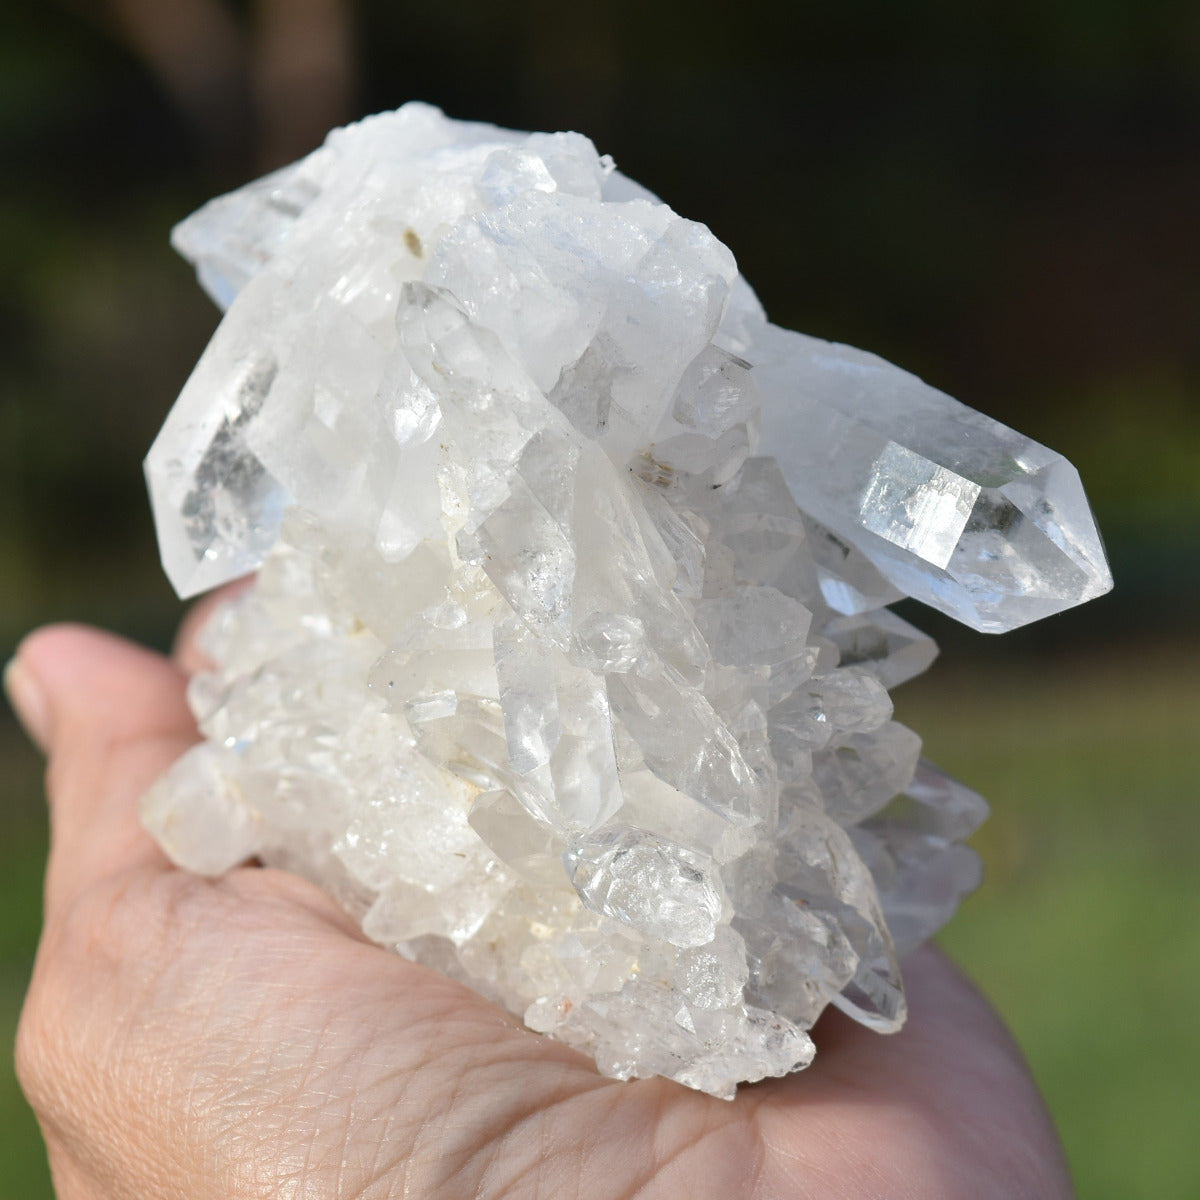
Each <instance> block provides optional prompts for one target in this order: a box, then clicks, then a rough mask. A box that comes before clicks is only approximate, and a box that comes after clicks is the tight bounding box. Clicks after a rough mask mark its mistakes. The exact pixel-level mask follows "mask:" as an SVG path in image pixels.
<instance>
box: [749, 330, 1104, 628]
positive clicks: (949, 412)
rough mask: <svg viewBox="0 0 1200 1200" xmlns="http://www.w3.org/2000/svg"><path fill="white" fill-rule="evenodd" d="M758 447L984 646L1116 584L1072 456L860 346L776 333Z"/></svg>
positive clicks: (843, 529)
mask: <svg viewBox="0 0 1200 1200" xmlns="http://www.w3.org/2000/svg"><path fill="white" fill-rule="evenodd" d="M756 373H757V378H758V384H759V388H760V390H761V391H762V392H763V394H764V397H765V401H764V405H763V418H762V419H763V440H764V443H765V444H767V445H770V446H771V447H772V450H773V452H774V453H775V454H776V456H777V457H778V459H779V463H780V465H781V466H782V468H783V471H784V475H785V477H786V479H787V482H788V485H789V487H790V488H791V490H792V494H793V495H794V496H795V498H796V501H797V503H798V504H799V505H800V507H801V508H802V509H803V510H804V511H805V512H807V513H810V514H811V515H812V516H813V517H814V518H816V519H817V520H818V521H820V522H821V523H822V524H823V525H825V526H826V527H827V528H828V529H830V530H831V531H833V533H835V534H836V535H837V536H838V537H840V538H842V539H843V540H844V541H845V542H847V543H848V544H849V545H851V546H853V547H855V548H857V549H858V550H860V551H861V552H862V553H863V554H864V555H866V557H867V558H868V559H870V561H871V562H872V563H874V565H875V566H876V567H877V568H878V569H879V571H881V572H882V574H883V575H884V576H885V577H886V578H887V579H889V580H890V581H891V582H892V583H893V584H894V585H895V586H896V587H898V588H899V589H901V590H902V591H903V592H904V593H906V594H908V595H910V596H913V597H915V598H916V599H918V600H921V601H923V602H924V603H926V604H929V605H931V606H932V607H934V608H937V609H940V610H941V611H942V612H945V613H948V614H949V615H950V616H952V617H955V618H957V619H958V620H960V621H962V622H963V623H964V624H967V625H970V626H971V627H972V628H974V629H978V630H981V631H983V632H986V633H1000V632H1003V631H1005V630H1008V629H1015V628H1017V627H1018V626H1020V625H1025V624H1027V623H1028V622H1030V621H1035V620H1038V619H1040V618H1041V617H1045V616H1049V615H1050V614H1052V613H1056V612H1061V611H1062V610H1063V609H1066V608H1070V607H1072V606H1073V605H1076V604H1082V603H1083V602H1084V601H1086V600H1092V599H1094V598H1095V597H1097V596H1101V595H1103V594H1104V593H1105V592H1107V591H1108V590H1109V589H1110V588H1111V587H1112V575H1111V573H1110V571H1109V568H1108V561H1107V559H1106V557H1105V554H1104V547H1103V545H1102V543H1101V541H1100V534H1099V531H1098V530H1097V528H1096V522H1095V519H1094V517H1093V516H1092V513H1091V509H1090V508H1089V507H1088V502H1087V498H1086V496H1085V495H1084V492H1083V486H1082V484H1081V483H1080V481H1079V474H1078V472H1077V471H1076V470H1075V468H1074V467H1072V466H1071V464H1070V463H1069V462H1067V461H1066V459H1064V458H1063V457H1062V456H1061V455H1059V454H1056V453H1054V451H1052V450H1048V449H1047V448H1046V447H1045V446H1041V445H1039V444H1038V443H1037V442H1034V441H1033V440H1031V439H1030V438H1027V437H1024V436H1022V435H1021V434H1019V433H1017V432H1015V431H1014V430H1012V429H1009V428H1007V427H1006V426H1004V425H1001V424H1000V423H999V422H998V421H993V420H992V419H991V418H990V417H986V416H984V415H983V414H982V413H978V412H975V411H974V410H973V409H970V408H967V407H966V406H965V405H963V404H960V403H959V402H958V401H957V400H954V399H953V398H952V397H950V396H947V395H946V394H945V393H944V392H939V391H937V390H936V389H935V388H931V387H929V386H928V385H926V384H924V383H922V382H921V380H919V379H918V378H917V377H916V376H915V375H911V374H909V373H908V372H907V371H903V370H901V369H900V368H899V367H895V366H892V365H891V364H890V363H887V362H885V361H884V360H883V359H881V358H878V357H876V356H875V355H873V354H868V353H866V352H865V351H862V350H856V349H854V348H852V347H850V346H841V345H837V344H834V343H829V342H823V341H820V340H818V339H816V338H811V337H807V336H805V335H804V334H800V333H793V332H791V331H789V330H784V329H779V328H777V327H775V326H767V327H766V328H765V330H764V332H763V335H762V344H761V353H760V357H759V359H758V360H757V362H756Z"/></svg>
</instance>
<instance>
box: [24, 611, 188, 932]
mask: <svg viewBox="0 0 1200 1200" xmlns="http://www.w3.org/2000/svg"><path fill="white" fill-rule="evenodd" d="M15 663H16V666H15V668H14V674H15V675H16V677H17V678H18V680H19V681H20V687H21V688H22V689H23V690H24V691H25V692H26V693H27V694H28V695H30V696H34V695H36V697H37V700H36V702H35V707H36V710H37V712H38V714H39V715H38V717H37V718H36V722H37V733H36V735H35V736H36V738H37V740H38V741H39V744H41V746H42V748H43V749H44V750H45V752H46V755H47V757H48V759H49V764H48V768H47V773H46V791H47V796H48V798H49V801H50V833H51V849H50V861H49V864H48V866H47V874H46V905H47V909H48V910H49V909H51V908H53V907H54V906H56V905H63V904H67V903H69V902H70V900H71V899H72V898H73V897H74V896H76V895H78V894H79V893H80V892H81V891H82V890H84V889H85V888H87V887H89V886H90V885H91V884H93V883H95V882H97V881H99V880H100V879H103V878H106V877H109V876H111V875H115V874H117V873H119V872H122V871H125V870H127V869H128V868H130V867H134V866H138V865H148V866H149V865H153V866H161V867H163V868H165V867H166V866H167V860H166V858H165V857H164V856H163V854H162V852H161V851H160V850H159V849H158V847H157V846H156V845H155V843H154V842H153V840H152V839H151V838H150V836H149V835H148V834H147V833H146V832H145V831H144V830H143V829H142V827H141V824H140V822H139V820H138V815H137V801H138V799H139V797H140V796H141V795H142V793H143V792H144V791H145V790H146V789H147V788H148V787H149V786H150V784H151V783H153V782H154V780H155V779H156V778H157V777H158V776H159V775H161V774H162V773H163V771H165V770H166V769H167V767H168V766H170V764H171V763H172V762H173V761H174V760H175V759H176V758H178V757H179V755H180V754H182V753H183V751H184V750H186V749H187V747H188V746H189V745H191V744H192V743H193V742H195V741H196V739H197V734H196V728H195V724H194V722H193V720H192V717H191V714H190V713H189V711H188V708H187V704H186V703H185V700H184V682H185V681H184V676H183V674H182V673H181V672H180V671H179V669H178V668H177V667H176V666H174V665H173V664H172V663H171V662H169V661H168V660H167V659H165V658H163V657H162V656H161V655H158V654H153V653H151V652H150V651H148V650H145V649H143V648H141V647H140V646H136V645H134V644H133V643H131V642H127V641H125V640H124V639H122V638H117V637H113V636H112V635H110V634H106V633H101V632H99V631H97V630H92V629H86V628H83V627H81V626H71V625H62V626H51V627H49V628H47V629H42V630H39V631H37V632H36V633H33V634H31V635H30V636H29V637H28V638H26V639H25V641H24V642H23V643H22V644H21V646H20V648H19V649H18V651H17V656H16V659H15Z"/></svg>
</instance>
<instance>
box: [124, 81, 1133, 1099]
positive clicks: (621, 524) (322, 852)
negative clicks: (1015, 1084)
mask: <svg viewBox="0 0 1200 1200" xmlns="http://www.w3.org/2000/svg"><path fill="white" fill-rule="evenodd" d="M174 240H175V244H176V246H177V247H178V248H179V249H180V250H181V252H182V253H183V254H184V255H186V256H187V257H188V258H189V259H190V260H191V261H193V262H194V263H195V264H196V266H197V270H198V273H199V276H200V279H201V282H202V283H203V284H204V286H205V287H206V289H207V290H208V291H209V292H210V294H211V295H212V296H213V297H214V299H216V300H217V302H218V304H220V305H221V306H222V307H225V308H227V309H228V311H227V313H226V316H225V317H224V319H223V320H222V322H221V325H220V327H219V328H218V330H217V332H216V334H215V336H214V337H213V339H212V342H211V343H210V345H209V347H208V349H207V350H206V351H205V352H204V355H203V356H202V358H201V360H200V362H199V363H198V365H197V367H196V369H195V372H194V373H193V375H192V377H191V379H190V380H189V381H188V383H187V385H186V386H185V388H184V390H183V393H182V394H181V396H180V398H179V401H178V402H177V404H176V406H175V408H174V409H173V410H172V412H171V415H170V416H169V417H168V419H167V422H166V424H165V425H164V427H163V430H162V433H161V434H160V435H159V438H158V439H157V441H156V442H155V444H154V446H153V448H152V449H151V451H150V454H149V456H148V458H147V461H146V472H147V478H148V481H149V485H150V492H151V497H152V501H153V505H154V512H155V519H156V522H157V525H158V532H159V539H160V544H161V547H162V555H163V561H164V564H165V566H166V569H167V572H168V574H169V576H170V578H171V580H172V582H173V583H174V585H175V587H176V588H177V590H178V591H179V592H180V594H181V595H192V594H194V593H196V592H199V591H202V590H204V589H207V588H211V587H214V586H216V585H217V584H220V583H222V582H224V581H226V580H229V579H233V578H235V577H237V576H239V575H243V574H246V573H248V572H250V571H254V570H257V571H258V579H257V583H256V584H255V586H254V587H253V588H252V589H251V590H249V591H247V592H245V593H244V594H243V595H242V596H241V597H240V598H238V599H236V600H233V601H230V602H227V603H226V604H225V605H224V606H223V607H222V608H220V609H219V610H218V612H217V614H216V616H215V617H214V618H213V620H212V622H211V623H210V625H209V627H208V628H207V630H206V632H205V634H204V638H205V645H206V648H207V650H208V652H209V654H210V655H211V657H212V660H213V662H214V664H215V667H214V669H213V670H212V671H211V672H208V673H205V674H201V675H199V676H197V677H196V678H195V679H193V681H192V684H191V688H190V690H189V701H190V703H191V705H192V708H193V711H194V712H195V714H196V717H197V720H198V722H199V725H200V728H201V731H202V732H203V734H204V735H205V738H206V740H205V741H204V742H203V743H202V744H200V745H199V746H197V747H196V748H195V749H193V750H192V751H190V752H189V753H188V754H186V755H185V756H184V757H183V758H182V759H181V760H180V761H179V762H178V763H177V764H176V765H175V766H174V767H173V768H172V769H171V771H170V772H169V773H168V774H167V775H166V776H165V777H164V778H163V779H162V780H161V781H159V783H158V784H156V785H155V787H154V788H153V789H152V790H151V791H150V793H149V794H148V795H147V797H146V799H145V801H144V804H143V817H144V820H145V822H146V824H147V826H148V827H149V828H150V829H151V830H152V831H153V832H154V833H155V835H156V836H157V837H158V838H159V840H160V841H161V843H162V844H163V846H164V848H166V850H167V851H168V853H170V854H171V856H172V857H173V858H174V859H175V860H176V861H177V862H179V863H181V864H183V865H184V866H187V867H190V868H192V869H194V870H198V871H203V872H208V873H215V872H219V871H221V870H224V869H226V868H228V867H230V866H232V865H234V864H235V863H237V862H240V861H243V860H244V859H246V858H248V857H251V856H258V857H259V858H261V859H262V860H264V861H266V862H270V863H276V864H279V865H281V866H285V867H287V868H289V869H292V870H296V871H300V872H302V873H304V874H306V875H308V876H309V877H311V878H313V879H315V880H316V881H317V882H319V883H320V884H322V886H324V887H326V888H327V889H328V890H329V891H330V892H331V893H332V894H333V895H334V896H336V897H337V898H338V899H339V900H340V901H341V902H342V903H343V904H344V905H345V906H346V907H347V908H348V909H349V910H350V911H351V912H352V913H354V914H355V915H356V916H357V917H358V918H359V919H360V920H361V921H362V924H363V928H364V930H365V931H366V933H367V934H368V935H369V936H370V937H372V938H374V939H375V940H376V941H378V942H380V943H382V944H384V945H387V946H390V947H392V948H394V949H395V950H397V951H398V952H399V953H401V954H405V955H408V956H409V957H412V958H415V959H418V960H420V961H423V962H426V963H428V964H429V965H431V966H435V967H437V968H438V969H440V970H443V971H446V972H447V973H449V974H451V975H452V976H454V977H455V978H458V979H461V980H462V981H464V982H465V983H468V984H469V985H471V986H473V987H475V988H476V989H478V990H479V991H480V992H482V993H483V994H485V995H487V996H490V997H492V998H493V999H495V1000H496V1001H497V1002H498V1003H500V1004H503V1005H505V1006H506V1007H508V1008H509V1009H510V1010H512V1011H513V1012H515V1013H519V1014H523V1015H524V1017H525V1020H526V1021H527V1023H528V1024H529V1025H530V1026H531V1027H532V1028H534V1029H537V1030H540V1031H542V1032H545V1033H548V1034H551V1035H553V1036H556V1037H559V1038H561V1039H563V1040H564V1041H566V1042H568V1043H569V1044H571V1045H573V1046H577V1047H579V1048H581V1049H582V1050H584V1051H586V1052H587V1053H589V1054H591V1055H592V1056H593V1057H594V1058H595V1059H596V1062H597V1064H598V1066H599V1068H600V1069H601V1070H602V1071H603V1072H605V1073H606V1074H610V1075H615V1076H619V1077H621V1078H628V1077H630V1076H645V1075H653V1074H661V1075H666V1076H669V1077H671V1078H673V1079H677V1080H679V1081H680V1082H681V1083H684V1084H686V1085H688V1086H690V1087H696V1088H700V1089H702V1090H705V1091H708V1092H711V1093H713V1094H714V1095H719V1096H726V1097H728V1096H732V1095H733V1092H734V1089H735V1087H736V1085H737V1084H738V1083H739V1082H744V1081H749V1080H755V1079H760V1078H763V1077H764V1076H771V1075H781V1074H784V1073H786V1072H788V1071H793V1070H796V1069H798V1068H801V1067H803V1066H805V1065H807V1063H808V1062H809V1061H810V1060H811V1058H812V1055H813V1046H812V1042H811V1040H810V1039H809V1036H808V1033H807V1030H808V1029H809V1028H810V1027H811V1026H812V1024H813V1022H814V1021H815V1020H816V1019H817V1017H818V1016H819V1014H820V1013H821V1012H822V1010H823V1009H824V1008H825V1007H826V1006H827V1005H829V1004H831V1003H832V1004H835V1005H837V1006H839V1007H841V1008H842V1009H844V1010H845V1011H846V1012H848V1013H850V1014H851V1015H852V1016H854V1017H855V1018H856V1019H858V1020H860V1021H863V1022H864V1023H866V1024H867V1025H869V1026H871V1027H872V1028H876V1029H879V1030H882V1031H885V1032H886V1031H890V1030H894V1029H896V1028H898V1027H899V1026H900V1024H901V1023H902V1022H903V1020H904V1011H905V1009H904V992H903V986H902V982H901V976H900V970H899V966H898V954H899V953H903V952H904V951H906V950H907V949H910V948H911V947H913V946H915V945H916V944H918V943H919V942H920V941H921V940H923V939H924V938H926V937H928V936H929V935H930V934H931V933H932V932H934V931H935V930H936V929H937V928H938V927H939V926H940V925H941V924H942V923H944V922H945V921H946V920H947V919H948V918H949V917H950V915H951V914H952V913H953V911H954V909H955V907H956V905H957V903H958V901H959V899H960V898H961V897H962V896H963V895H964V894H965V893H966V892H968V891H969V890H970V889H971V888H973V887H974V886H976V884H977V882H978V878H979V864H978V859H977V858H976V857H975V855H974V854H973V852H972V851H971V850H969V849H968V848H967V847H965V846H964V845H963V844H962V843H963V840H964V839H965V838H966V837H967V836H968V835H969V834H970V833H971V832H972V831H973V830H974V829H975V827H976V826H977V825H978V823H979V822H980V820H982V818H983V816H984V814H985V813H986V806H985V805H984V804H983V801H982V800H981V799H980V798H979V797H978V796H976V795H975V793H973V792H971V791H969V790H968V789H966V788H964V787H962V786H961V785H960V784H957V783H955V782H954V781H953V780H951V779H949V778H948V777H947V776H945V775H944V774H942V773H941V772H939V771H938V769H937V768H936V767H934V766H932V764H929V763H926V762H924V761H923V760H921V759H920V758H919V753H920V741H919V739H918V738H917V736H916V735H915V734H914V733H912V732H911V731H910V730H908V729H905V728H904V727H903V726H902V725H899V724H898V723H896V722H895V721H893V720H892V705H891V701H890V698H889V696H888V692H887V689H888V688H891V687H894V686H895V685H896V684H898V683H901V682H903V681H904V680H906V679H909V678H911V677H912V676H914V675H916V674H918V673H920V672H921V671H923V670H924V669H925V668H926V667H927V666H928V665H929V663H930V662H931V661H932V659H933V657H934V654H935V653H936V648H935V647H934V645H933V642H932V641H931V640H930V639H929V638H927V637H925V636H924V635H923V634H921V633H919V632H918V631H917V630H916V629H914V628H912V627H911V626H910V625H908V624H907V623H906V622H905V621H903V620H901V619H900V618H899V617H897V616H895V615H894V614H893V613H891V612H889V611H888V610H887V609H886V607H885V606H886V605H887V604H889V603H891V602H892V601H894V600H896V599H897V598H899V597H900V596H901V595H902V594H905V593H907V594H910V595H914V596H918V597H919V598H921V599H923V600H926V601H927V602H929V603H931V604H935V605H936V606H938V607H940V608H942V609H944V610H946V611H948V612H951V613H953V614H955V615H956V616H959V617H960V618H961V619H963V620H966V621H968V622H969V623H971V624H974V625H976V626H977V627H979V628H984V629H993V630H995V629H1002V628H1010V627H1012V626H1014V625H1017V624H1020V623H1022V622H1023V621H1026V620H1029V619H1032V618H1034V617H1036V616H1040V615H1042V614H1044V613H1047V612H1053V611H1056V610H1058V609H1061V608H1063V607H1066V606H1068V605H1070V604H1073V603H1076V602H1078V601H1080V600H1083V599H1086V598H1088V597H1089V596H1091V595H1096V594H1099V592H1101V591H1103V590H1105V589H1106V588H1107V587H1108V585H1109V577H1108V570H1107V565H1106V563H1105V561H1104V555H1103V551H1102V549H1101V547H1100V543H1099V539H1098V536H1097V534H1096V530H1095V527H1094V524H1093V523H1092V520H1091V517H1090V514H1089V513H1088V510H1087V505H1086V501H1085V499H1084V497H1083V493H1082V491H1081V490H1080V488H1079V483H1078V478H1077V476H1076V475H1075V473H1074V471H1073V470H1072V468H1071V467H1070V466H1069V464H1067V463H1066V462H1065V461H1064V460H1062V459H1061V458H1059V457H1058V456H1057V455H1054V454H1052V453H1051V452H1050V451H1048V450H1045V449H1044V448H1043V447H1040V446H1037V445H1035V444H1034V443H1032V442H1030V441H1029V440H1028V439H1025V438H1021V437H1020V436H1019V435H1017V434H1015V433H1013V432H1012V431H1011V430H1007V429H1005V428H1003V427H1002V426H1000V425H998V424H996V423H995V422H993V421H990V420H989V419H987V418H986V417H983V416H981V415H980V414H978V413H974V412H972V411H971V410H969V409H966V408H964V407H963V406H962V405H960V404H958V403H957V402H956V401H954V400H951V399H950V398H949V397H948V396H945V395H943V394H942V393H940V392H936V391H934V390H933V389H931V388H928V387H926V386H925V385H924V384H922V383H920V382H919V381H918V380H916V379H914V378H913V377H912V376H910V375H907V374H905V373H904V372H902V371H900V370H898V369H897V368H895V367H892V366H889V365H888V364H886V363H883V362H881V361H880V360H879V359H876V358H873V357H872V356H870V355H867V354H863V353H862V352H860V351H857V350H852V349H849V348H847V347H843V346H831V345H828V344H826V343H823V342H818V341H815V340H813V339H811V338H805V337H803V336H802V335H800V334H795V333H790V332H787V331H785V330H780V329H777V328H775V327H774V326H771V325H769V324H768V323H767V321H766V319H765V317H764V315H763V312H762V309H761V307H760V306H759V304H758V302H757V300H756V299H755V297H754V294H753V292H752V291H751V290H750V288H749V287H748V286H747V284H746V283H745V281H744V280H743V279H742V278H741V277H740V276H739V275H738V273H737V268H736V265H735V263H734V260H733V257H732V255H731V254H730V253H729V251H728V250H727V249H726V248H725V247H724V246H723V245H721V243H720V242H718V241H717V240H716V239H715V238H714V237H713V236H712V234H711V233H709V231H708V230H707V229H706V228H705V227H704V226H702V225H698V224H696V223H694V222H691V221H687V220H684V219H683V218H681V217H679V216H677V215H676V214H675V213H673V212H672V211H671V210H670V209H669V208H667V207H666V206H665V205H663V204H661V203H660V202H659V201H658V200H657V199H656V198H655V197H653V196H652V195H650V193H648V192H646V191H645V190H644V189H642V188H640V187H639V186H638V185H637V184H635V183H633V182H632V181H630V180H628V179H626V178H624V177H623V176H621V175H620V174H619V173H617V172H616V171H614V169H613V165H612V163H611V161H610V160H608V159H607V158H602V157H600V156H599V155H598V154H597V153H596V151H595V149H594V148H593V146H592V144H591V143H590V142H589V141H588V140H587V139H586V138H583V137H581V136H579V135H578V134H553V135H546V134H534V135H524V134H518V133H512V132H509V131H505V130H500V129H495V128H493V127H491V126H485V125H473V124H466V123H460V122H454V121H449V120H447V119H446V118H445V117H443V116H442V114H441V113H439V112H438V111H437V110H436V109H433V108H430V107H428V106H425V105H419V104H410V105H407V106H406V107H404V108H402V109H400V110H399V111H398V112H395V113H386V114H382V115H380V116H377V117H372V118H370V119H368V120H366V121H363V122H361V123H360V124H358V125H354V126H349V127H347V128H345V129H340V130H336V131H334V132H333V133H332V134H331V135H330V137H329V139H328V141H327V142H326V144H325V146H323V147H322V148H321V149H320V150H318V151H317V152H316V153H314V154H312V155H310V156H309V157H308V158H306V159H304V160H303V161H302V162H300V163H297V164H295V165H294V166H291V167H288V168H286V169H284V170H283V171H279V172H276V173H275V174H273V175H270V176H267V177H266V178H265V179H262V180H259V181H258V182H256V183H253V184H251V185H249V186H248V187H245V188H243V189H241V190H240V191H238V192H234V193H232V194H231V195H229V196H225V197H222V198H220V199H218V200H215V201H213V202H212V203H211V204H209V205H207V206H205V207H204V208H203V209H201V210H200V211H199V212H198V213H196V214H195V215H194V216H192V217H190V218H189V219H188V220H187V221H185V222H184V223H183V224H182V225H180V226H179V228H178V229H177V230H176V232H175V239H174ZM760 449H767V450H769V451H770V453H771V455H772V456H773V457H764V456H762V455H761V454H760V453H759V451H760Z"/></svg>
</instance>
